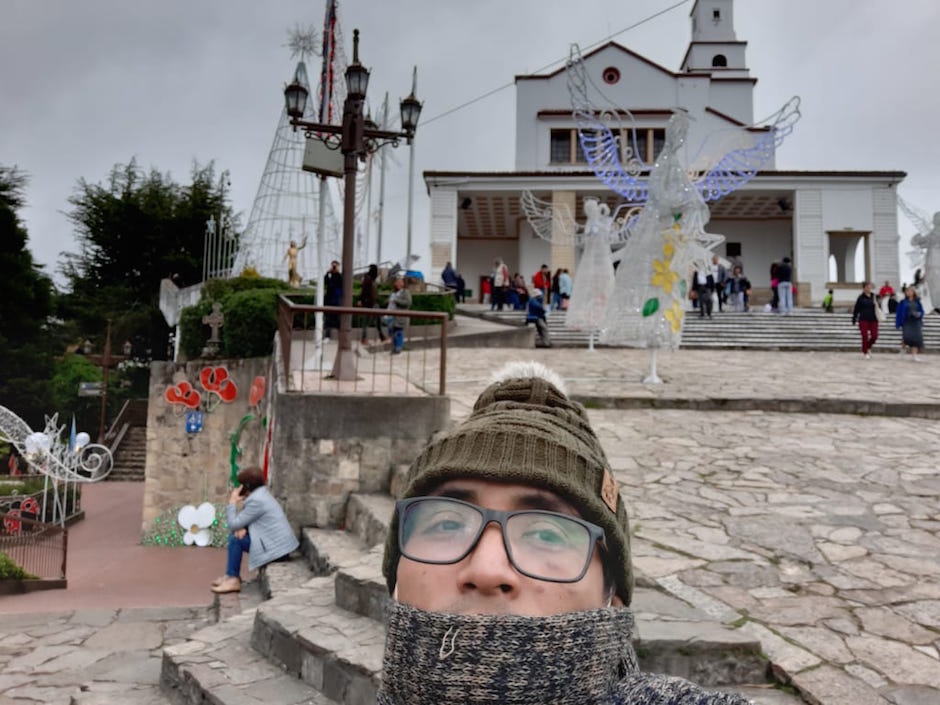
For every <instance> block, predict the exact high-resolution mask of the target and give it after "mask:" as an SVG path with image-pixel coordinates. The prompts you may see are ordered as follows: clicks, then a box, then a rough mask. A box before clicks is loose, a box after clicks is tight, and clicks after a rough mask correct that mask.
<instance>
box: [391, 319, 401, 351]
mask: <svg viewBox="0 0 940 705" xmlns="http://www.w3.org/2000/svg"><path fill="white" fill-rule="evenodd" d="M388 332H389V333H390V334H391V336H392V350H393V351H394V352H401V349H402V348H403V347H405V329H404V328H399V327H398V326H395V325H393V326H392V327H391V328H389V331H388Z"/></svg>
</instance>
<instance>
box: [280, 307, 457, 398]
mask: <svg viewBox="0 0 940 705" xmlns="http://www.w3.org/2000/svg"><path fill="white" fill-rule="evenodd" d="M317 313H322V314H323V317H324V320H326V319H327V317H334V316H335V317H336V318H337V319H338V318H339V317H340V316H341V315H343V314H351V315H352V317H353V328H352V330H351V332H350V341H351V344H352V346H353V348H354V350H355V354H357V355H358V356H359V362H358V375H357V378H356V379H355V380H351V381H342V382H341V381H339V380H335V379H332V378H331V377H330V371H331V370H332V367H333V364H332V363H333V356H334V355H335V354H336V343H335V339H334V340H333V341H329V342H327V341H325V340H323V341H322V343H321V345H320V347H319V349H318V348H317V339H318V336H317V335H316V332H317V330H316V319H317V316H316V314H317ZM391 315H394V317H395V318H404V319H407V320H408V325H407V326H406V327H405V347H404V350H403V351H402V354H400V355H392V354H390V353H391V352H392V342H391V337H390V336H389V335H388V332H387V326H386V325H385V324H384V322H383V320H384V319H385V318H386V317H388V316H391ZM448 319H449V317H448V315H447V314H446V313H444V312H440V311H410V310H409V311H402V310H395V311H390V310H388V309H381V308H360V307H353V308H344V307H342V306H313V305H309V304H298V303H295V302H293V301H291V300H290V299H289V298H287V297H286V296H283V295H282V296H280V297H279V300H278V338H279V346H280V355H281V360H280V361H281V364H282V365H283V368H284V369H283V372H284V376H285V379H286V380H287V385H286V389H287V391H288V392H302V393H313V392H330V393H359V394H373V395H382V394H416V395H423V394H437V395H444V394H445V393H446V383H445V379H446V375H447V325H448ZM377 320H378V321H379V322H380V324H381V330H383V332H384V333H385V336H386V340H385V341H384V342H382V341H381V340H380V338H379V332H378V330H379V329H378V328H377V323H376V321H377ZM329 330H330V331H331V332H332V333H333V335H334V337H335V336H336V335H338V330H336V329H335V328H329ZM362 338H365V339H366V343H365V344H364V345H363V344H362V343H361V342H360V341H361V340H362ZM435 377H436V381H437V385H436V389H435V388H434V380H435Z"/></svg>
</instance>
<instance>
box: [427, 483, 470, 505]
mask: <svg viewBox="0 0 940 705" xmlns="http://www.w3.org/2000/svg"><path fill="white" fill-rule="evenodd" d="M432 495H433V496H434V497H449V498H450V499H459V500H461V501H463V502H470V504H476V499H477V493H476V492H474V491H473V490H466V489H463V488H460V487H446V488H444V489H443V490H440V491H439V492H434V493H432Z"/></svg>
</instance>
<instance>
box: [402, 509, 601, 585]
mask: <svg viewBox="0 0 940 705" xmlns="http://www.w3.org/2000/svg"><path fill="white" fill-rule="evenodd" d="M395 508H396V510H397V512H398V545H399V548H400V550H401V553H402V555H403V556H405V557H406V558H409V559H411V560H413V561H417V562H419V563H431V564H435V565H446V564H452V563H459V562H460V561H462V560H463V559H464V558H466V557H467V556H468V555H469V554H470V552H471V551H473V549H474V548H475V547H476V545H477V543H478V542H479V541H480V537H481V536H482V535H483V530H484V529H486V527H487V526H489V524H490V522H494V521H495V522H496V523H497V524H499V526H500V529H501V530H502V534H503V545H504V546H505V548H506V555H507V556H508V557H509V562H510V563H511V564H512V566H513V568H515V569H516V570H517V571H519V572H520V573H522V574H523V575H526V576H528V577H530V578H535V579H536V580H547V581H549V582H553V583H576V582H578V581H579V580H581V578H583V577H584V575H585V573H587V570H588V566H589V565H590V562H591V557H592V556H593V555H594V545H595V544H596V543H597V542H598V541H600V542H601V543H602V545H603V543H604V530H603V529H602V528H601V527H599V526H596V525H594V524H591V523H590V522H587V521H584V520H583V519H579V518H577V517H572V516H568V515H567V514H559V513H557V512H547V511H541V510H521V511H512V512H501V511H496V510H495V509H484V508H483V507H478V506H476V505H475V504H470V503H469V502H463V501H461V500H459V499H451V498H449V497H412V498H411V499H401V500H398V502H396V504H395Z"/></svg>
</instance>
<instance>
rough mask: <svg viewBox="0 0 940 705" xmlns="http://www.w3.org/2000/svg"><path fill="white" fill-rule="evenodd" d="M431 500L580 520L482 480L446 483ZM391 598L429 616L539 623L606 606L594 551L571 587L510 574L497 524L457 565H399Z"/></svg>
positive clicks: (525, 491) (528, 492) (569, 509)
mask: <svg viewBox="0 0 940 705" xmlns="http://www.w3.org/2000/svg"><path fill="white" fill-rule="evenodd" d="M432 494H434V495H438V496H442V497H451V498H454V499H460V500H463V501H465V502H470V503H471V504H476V505H478V506H480V507H485V508H488V509H496V510H501V511H513V510H519V509H541V510H547V511H553V512H558V513H560V514H569V515H571V516H575V517H579V516H580V515H579V514H578V512H577V510H575V508H574V507H573V506H571V505H570V504H569V503H568V502H566V501H565V500H563V499H562V498H560V497H559V496H558V495H556V494H554V493H552V492H548V491H546V490H541V489H537V488H534V487H531V486H528V485H507V484H503V483H498V482H490V481H487V480H451V481H449V482H445V483H444V484H443V485H441V486H440V487H438V488H437V490H436V491H435V492H433V493H432ZM396 585H397V587H396V597H397V599H398V601H399V602H402V603H404V604H407V605H411V606H413V607H417V608H418V609H422V610H425V611H429V612H443V613H446V614H516V615H525V616H531V617H543V616H548V615H552V614H561V613H563V612H576V611H580V610H587V609H595V608H598V607H603V606H604V605H606V604H607V601H608V593H607V591H606V590H605V588H604V569H603V565H602V563H601V556H600V552H599V551H598V549H597V548H596V547H595V548H594V554H593V556H592V557H591V562H590V565H589V567H588V570H587V573H586V574H585V575H584V577H583V578H581V580H579V581H578V582H576V583H553V582H549V581H546V580H538V579H536V578H530V577H527V576H525V575H523V574H522V573H520V572H518V571H517V570H516V569H515V568H513V566H512V564H511V563H510V562H509V557H508V556H507V555H506V547H505V545H504V544H503V536H502V532H501V531H500V527H499V525H498V524H496V523H495V522H494V523H491V524H489V525H488V526H487V527H486V528H485V529H484V531H483V535H482V536H481V537H480V540H479V542H478V543H477V545H476V547H475V548H474V549H473V550H472V551H471V552H470V554H469V555H468V556H467V557H466V558H464V559H463V560H462V561H460V562H459V563H453V564H450V565H431V564H427V563H418V562H416V561H412V560H409V559H407V558H405V557H404V556H402V557H401V559H400V560H399V562H398V573H397V582H396Z"/></svg>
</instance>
